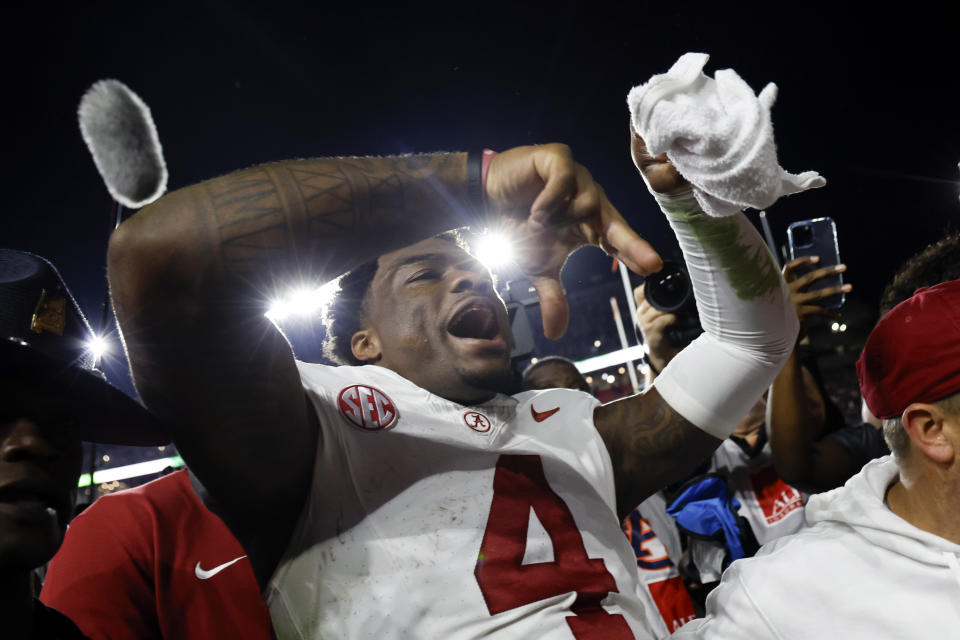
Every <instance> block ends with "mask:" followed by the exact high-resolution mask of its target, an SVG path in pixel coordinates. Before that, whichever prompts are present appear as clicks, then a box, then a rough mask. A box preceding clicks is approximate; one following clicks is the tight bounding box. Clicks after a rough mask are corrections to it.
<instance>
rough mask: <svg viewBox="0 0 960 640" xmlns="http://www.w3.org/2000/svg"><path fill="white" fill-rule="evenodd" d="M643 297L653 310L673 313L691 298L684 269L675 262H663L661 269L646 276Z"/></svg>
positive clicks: (688, 281)
mask: <svg viewBox="0 0 960 640" xmlns="http://www.w3.org/2000/svg"><path fill="white" fill-rule="evenodd" d="M644 296H645V297H646V298H647V302H649V303H650V304H651V305H652V306H653V307H654V308H656V309H659V310H660V311H663V312H665V313H674V312H675V311H678V310H679V309H680V308H682V307H683V306H684V305H685V304H687V303H688V302H689V301H690V299H691V297H692V296H693V290H692V289H691V287H690V278H689V276H687V271H686V269H684V268H683V266H682V265H680V264H679V263H676V262H670V261H664V263H663V268H662V269H661V270H660V271H658V272H657V273H654V274H651V275H649V276H647V279H646V286H645V287H644Z"/></svg>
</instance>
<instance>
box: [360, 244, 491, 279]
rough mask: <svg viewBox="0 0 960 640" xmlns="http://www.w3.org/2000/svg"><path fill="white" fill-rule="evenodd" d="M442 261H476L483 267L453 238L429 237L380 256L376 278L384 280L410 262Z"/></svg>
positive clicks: (456, 262) (478, 265)
mask: <svg viewBox="0 0 960 640" xmlns="http://www.w3.org/2000/svg"><path fill="white" fill-rule="evenodd" d="M428 261H433V262H442V263H444V264H462V263H471V262H472V263H475V265H476V266H477V267H479V268H483V267H482V265H480V264H479V263H478V262H476V258H474V257H473V256H471V255H470V254H469V253H467V252H466V251H465V250H464V249H462V248H461V247H460V246H459V245H458V244H457V243H456V242H453V241H452V240H444V239H443V238H427V239H426V240H421V241H420V242H417V243H416V244H412V245H410V246H408V247H404V248H403V249H398V250H397V251H391V252H390V253H385V254H383V255H382V256H380V258H379V260H378V261H377V273H376V275H375V276H374V279H375V280H382V279H383V278H387V277H389V276H390V275H391V274H393V273H395V272H396V271H397V269H399V268H401V267H403V266H404V265H408V264H415V263H419V262H428Z"/></svg>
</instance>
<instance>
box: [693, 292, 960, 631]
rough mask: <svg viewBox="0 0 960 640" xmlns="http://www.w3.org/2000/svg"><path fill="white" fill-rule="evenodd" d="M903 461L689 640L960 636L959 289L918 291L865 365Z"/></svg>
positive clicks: (712, 608)
mask: <svg viewBox="0 0 960 640" xmlns="http://www.w3.org/2000/svg"><path fill="white" fill-rule="evenodd" d="M857 373H858V377H859V380H860V389H861V392H862V393H863V397H864V400H865V401H866V403H867V406H868V407H869V408H870V411H871V412H872V413H873V414H874V415H876V416H878V417H879V418H882V419H883V420H884V435H885V436H886V439H887V442H888V443H889V445H890V449H891V450H892V451H893V455H892V456H886V457H884V458H880V459H877V460H874V461H872V462H870V463H868V464H867V465H866V466H865V467H864V468H863V470H862V471H861V472H860V473H859V474H857V475H855V476H853V477H852V478H851V479H850V480H849V481H848V482H847V483H846V485H845V486H844V487H842V488H840V489H835V490H833V491H830V492H828V493H824V494H820V495H816V496H814V497H812V498H811V499H810V502H809V503H808V504H807V519H808V521H809V522H810V523H811V524H813V525H814V526H813V527H811V528H810V529H807V530H806V531H803V532H801V533H798V534H796V535H793V536H789V537H786V538H782V539H779V540H777V541H775V542H773V543H771V544H769V545H767V546H765V547H763V549H761V551H760V553H759V554H758V555H757V556H756V557H755V558H752V559H749V560H741V561H738V562H735V563H734V564H733V565H731V567H730V568H729V569H728V570H727V572H726V573H725V574H724V577H723V582H722V583H721V585H720V587H718V588H717V589H716V591H714V592H713V593H712V594H711V596H710V598H709V599H708V601H707V612H708V615H707V617H706V618H704V619H700V620H695V621H693V622H691V623H690V624H688V625H687V626H685V627H684V628H683V629H681V630H680V631H679V632H678V633H677V634H676V635H675V637H677V638H731V637H736V638H743V639H749V638H788V637H790V638H793V637H811V638H815V637H843V638H877V637H883V638H947V637H955V635H956V630H957V629H958V628H960V518H958V515H957V514H960V280H952V281H950V282H944V283H941V284H938V285H936V286H933V287H929V288H924V289H920V290H918V291H917V292H916V293H915V294H914V295H913V297H911V298H909V299H907V300H905V301H904V302H902V303H900V304H898V305H897V306H895V307H894V308H893V309H892V310H891V311H890V312H889V313H887V315H885V316H884V317H883V318H882V319H881V320H880V322H879V323H877V326H876V327H875V328H874V330H873V332H872V333H871V334H870V337H869V338H867V342H866V345H865V346H864V349H863V353H862V355H861V356H860V360H859V361H858V362H857Z"/></svg>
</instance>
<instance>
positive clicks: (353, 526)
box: [266, 363, 656, 640]
mask: <svg viewBox="0 0 960 640" xmlns="http://www.w3.org/2000/svg"><path fill="white" fill-rule="evenodd" d="M298 365H299V367H300V374H301V378H302V380H303V384H304V387H305V389H306V390H307V393H308V396H309V397H310V399H311V401H312V403H313V406H314V408H315V410H316V411H317V415H318V417H319V422H320V438H319V445H318V451H317V461H316V465H315V469H314V480H313V485H312V489H311V494H310V498H309V501H308V504H307V505H306V506H305V509H304V512H303V514H302V516H301V520H300V522H299V524H298V526H297V527H296V530H295V532H294V533H293V536H292V538H291V541H290V544H289V547H288V549H287V551H286V553H285V555H284V558H283V560H282V561H281V563H280V565H279V568H278V569H277V571H276V572H275V574H274V575H273V577H272V579H271V581H270V584H269V585H268V588H267V592H266V597H267V603H268V606H269V607H270V612H271V617H272V619H273V622H274V628H275V630H276V631H277V635H278V637H279V638H280V640H285V639H286V638H305V639H310V640H313V639H316V638H377V639H378V640H388V639H391V638H397V639H400V638H404V639H406V638H431V639H433V638H458V639H459V638H475V637H494V638H505V639H507V638H509V639H513V638H550V639H553V638H556V639H561V638H562V639H564V640H568V639H571V638H579V639H581V640H582V639H587V638H597V639H599V638H604V639H607V638H611V639H615V638H620V637H622V638H633V637H636V638H650V637H652V636H651V634H650V632H649V631H648V629H647V625H648V623H647V622H646V616H647V615H648V611H647V609H646V608H645V606H644V604H642V602H641V599H642V597H643V596H642V595H640V594H641V593H642V592H641V591H640V588H639V585H638V581H637V575H636V569H635V560H634V556H633V553H632V550H631V548H630V546H629V544H628V543H627V540H626V538H625V537H624V535H623V533H622V532H621V530H620V526H619V522H618V519H617V515H616V510H615V509H616V506H615V497H614V489H613V473H612V468H611V463H610V458H609V455H608V453H607V450H606V448H605V445H604V443H603V441H602V440H601V438H600V436H599V434H598V433H597V431H596V428H595V427H594V424H593V412H594V409H595V408H596V406H597V401H596V400H595V399H594V398H593V397H592V396H589V395H588V394H585V393H581V392H579V391H572V390H567V389H552V390H547V391H533V392H525V393H521V394H518V395H516V396H513V397H508V396H503V395H498V396H496V397H495V398H493V399H492V400H490V401H489V402H486V403H484V404H482V405H478V406H475V407H466V406H462V405H459V404H456V403H454V402H450V401H448V400H445V399H443V398H440V397H438V396H435V395H433V394H431V393H429V392H428V391H425V390H424V389H421V388H420V387H418V386H416V385H414V384H413V383H411V382H409V381H408V380H406V379H404V378H402V377H401V376H399V375H398V374H396V373H394V372H392V371H390V370H388V369H385V368H382V367H378V366H365V367H328V366H324V365H316V364H304V363H298ZM578 590H579V592H580V595H579V596H578ZM578 599H579V602H578ZM575 603H576V604H575ZM574 610H576V612H575V611H574ZM652 614H653V615H656V614H655V612H652ZM591 626H592V627H593V630H590V628H591Z"/></svg>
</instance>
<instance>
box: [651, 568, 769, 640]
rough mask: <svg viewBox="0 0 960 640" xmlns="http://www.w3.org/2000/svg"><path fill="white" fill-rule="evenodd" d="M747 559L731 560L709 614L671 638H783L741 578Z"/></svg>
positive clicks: (709, 600)
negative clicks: (743, 564) (741, 569)
mask: <svg viewBox="0 0 960 640" xmlns="http://www.w3.org/2000/svg"><path fill="white" fill-rule="evenodd" d="M743 562H744V561H743V560H738V561H736V562H734V563H733V564H731V565H730V567H729V568H728V569H727V570H726V571H725V572H724V574H723V580H722V581H721V582H720V584H719V586H717V588H716V589H714V590H713V591H711V592H710V595H709V596H707V615H706V617H705V618H697V619H696V620H691V621H690V622H688V623H687V624H685V625H683V626H682V627H680V629H678V630H677V631H676V632H675V633H674V634H673V635H672V636H670V639H671V640H730V639H731V638H736V639H737V640H783V635H782V634H781V633H780V632H779V631H778V630H777V629H776V628H775V627H774V626H773V624H772V623H771V621H770V620H769V619H768V617H767V615H766V614H765V613H764V611H763V610H761V609H760V607H759V606H758V605H757V602H756V601H755V600H754V598H753V597H752V596H751V594H750V592H749V591H748V590H747V587H746V585H745V584H744V582H743V580H741V575H740V571H739V569H740V568H742V563H743Z"/></svg>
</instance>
